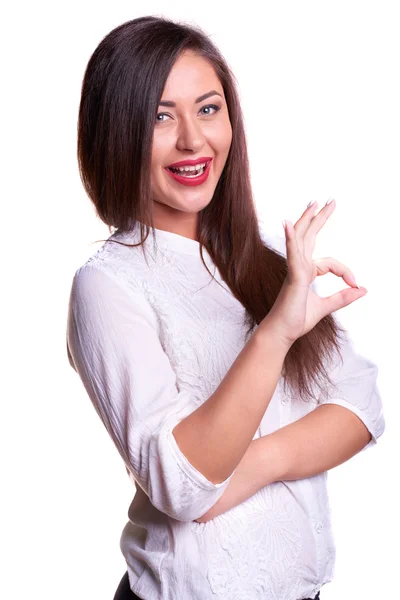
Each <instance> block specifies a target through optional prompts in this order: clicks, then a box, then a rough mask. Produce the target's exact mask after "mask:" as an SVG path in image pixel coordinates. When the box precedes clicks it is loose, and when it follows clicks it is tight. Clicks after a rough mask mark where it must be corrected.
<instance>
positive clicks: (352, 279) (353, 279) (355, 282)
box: [350, 275, 360, 289]
mask: <svg viewBox="0 0 400 600" xmlns="http://www.w3.org/2000/svg"><path fill="white" fill-rule="evenodd" d="M350 279H351V281H352V282H353V283H354V284H355V285H356V286H357V287H358V289H360V286H359V285H357V281H356V278H355V277H354V275H350Z"/></svg>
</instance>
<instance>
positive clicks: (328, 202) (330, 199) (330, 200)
mask: <svg viewBox="0 0 400 600" xmlns="http://www.w3.org/2000/svg"><path fill="white" fill-rule="evenodd" d="M333 200H334V198H332V197H331V198H329V199H328V200H327V202H326V204H325V206H327V205H328V204H330V203H331V202H332V201H333Z"/></svg>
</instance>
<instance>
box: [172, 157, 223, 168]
mask: <svg viewBox="0 0 400 600" xmlns="http://www.w3.org/2000/svg"><path fill="white" fill-rule="evenodd" d="M209 160H212V159H211V156H200V158H195V159H194V160H193V159H189V158H188V159H187V160H181V161H179V162H176V163H172V165H168V167H186V165H187V166H188V167H194V166H195V165H198V164H199V163H205V162H207V161H209Z"/></svg>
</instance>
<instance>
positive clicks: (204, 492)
mask: <svg viewBox="0 0 400 600" xmlns="http://www.w3.org/2000/svg"><path fill="white" fill-rule="evenodd" d="M170 434H171V432H168V430H162V431H158V432H157V433H154V434H153V436H152V437H151V440H150V447H149V449H148V450H149V452H148V456H149V463H148V470H147V473H146V476H147V492H148V497H149V499H150V502H151V503H152V504H153V506H155V507H156V508H157V509H158V510H159V511H160V512H163V513H164V514H166V515H168V516H169V517H171V518H172V519H175V520H177V521H182V522H189V521H190V522H192V521H195V520H197V519H200V518H201V517H202V516H203V515H205V514H206V513H207V512H208V511H209V510H210V508H211V507H212V506H214V504H216V502H217V501H218V499H219V498H220V497H221V496H222V494H223V493H224V491H225V488H226V487H227V485H228V483H229V479H228V480H226V482H222V484H220V483H219V484H213V483H212V482H210V481H208V480H207V479H206V478H205V477H204V475H202V474H201V473H199V472H198V471H197V470H196V469H195V468H194V467H193V465H191V464H190V463H189V461H188V460H187V459H186V457H184V456H183V455H181V454H180V451H179V449H178V450H177V449H176V448H175V447H174V446H173V445H172V446H171V439H170ZM171 435H172V434H171ZM172 444H173V442H172ZM177 453H178V456H177Z"/></svg>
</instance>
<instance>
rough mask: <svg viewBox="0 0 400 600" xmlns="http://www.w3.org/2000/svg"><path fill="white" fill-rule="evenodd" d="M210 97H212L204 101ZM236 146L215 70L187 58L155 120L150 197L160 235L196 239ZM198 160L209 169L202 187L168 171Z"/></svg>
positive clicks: (194, 174)
mask: <svg viewBox="0 0 400 600" xmlns="http://www.w3.org/2000/svg"><path fill="white" fill-rule="evenodd" d="M208 92H212V94H211V95H210V96H208V97H207V98H205V99H202V100H201V99H200V97H201V96H204V95H205V94H208ZM199 99H200V100H199ZM196 100H199V101H198V102H196ZM165 102H168V103H174V105H173V106H171V105H168V106H166V105H165V104H164V105H163V103H165ZM231 141H232V128H231V123H230V120H229V114H228V107H227V104H226V101H225V95H224V92H223V89H222V85H221V83H220V81H219V79H218V77H217V75H216V73H215V71H214V69H213V67H212V66H211V65H210V63H208V62H207V61H206V60H205V59H204V58H203V57H200V56H196V55H195V54H194V53H192V52H188V51H187V52H185V53H184V54H182V55H181V56H180V58H179V59H178V60H177V61H176V62H175V64H174V66H173V68H172V69H171V72H170V74H169V76H168V79H167V82H166V84H165V87H164V90H163V93H162V96H161V102H160V106H159V107H158V113H157V116H156V118H155V125H154V136H153V148H152V157H151V191H152V197H153V200H154V218H155V227H156V228H157V229H163V230H165V231H171V232H172V233H177V234H179V235H182V236H185V237H189V238H191V239H197V236H196V226H197V219H198V212H199V211H201V210H202V209H203V208H205V207H206V206H207V205H208V204H209V202H210V201H211V199H212V197H213V194H214V190H215V188H216V186H217V183H218V180H219V178H220V175H221V173H222V170H223V168H224V165H225V162H226V159H227V157H228V153H229V148H230V145H231ZM199 158H200V159H202V160H201V161H200V162H201V163H202V164H204V162H206V163H207V166H206V169H205V171H204V169H203V173H204V175H203V176H201V175H200V177H199V179H198V181H196V177H197V171H195V172H193V171H190V175H191V177H189V178H185V177H182V176H178V178H177V179H176V178H175V177H174V176H173V175H172V173H171V171H170V170H169V169H168V168H167V167H169V166H170V165H171V164H174V163H177V162H182V161H183V162H185V161H187V160H197V159H199ZM186 166H187V165H186ZM186 172H187V171H186ZM189 183H190V184H192V185H189ZM193 184H195V185H193Z"/></svg>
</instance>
